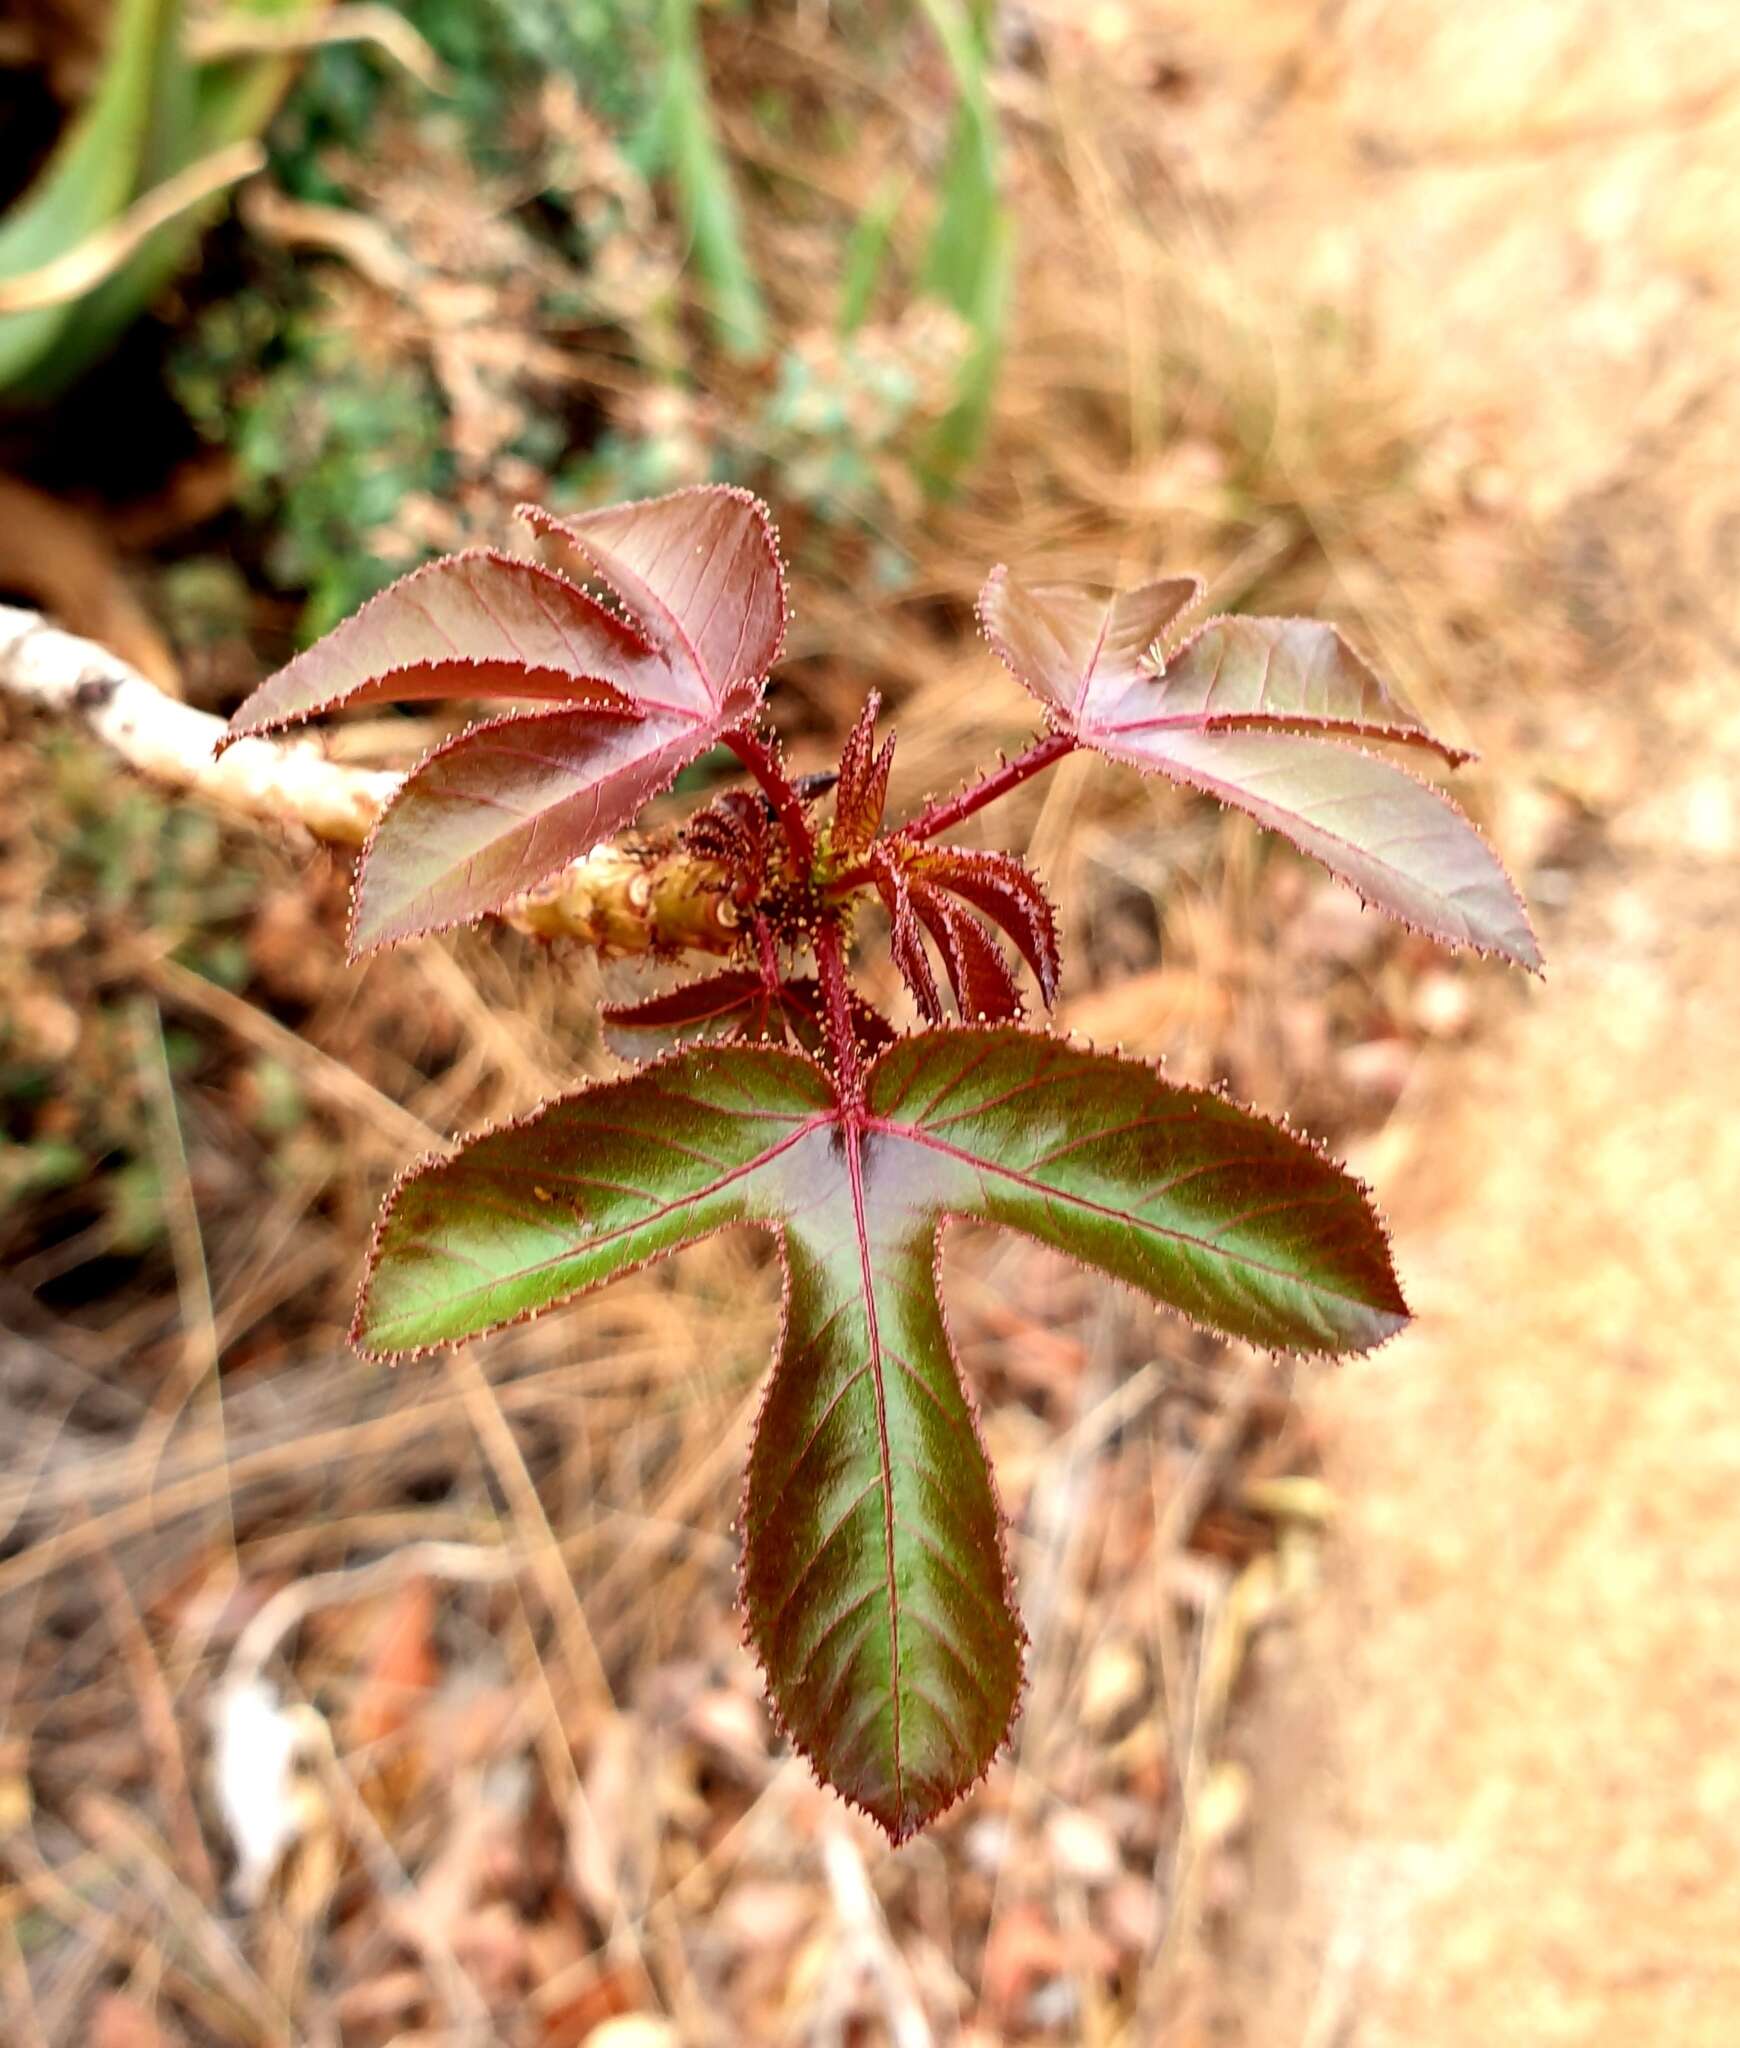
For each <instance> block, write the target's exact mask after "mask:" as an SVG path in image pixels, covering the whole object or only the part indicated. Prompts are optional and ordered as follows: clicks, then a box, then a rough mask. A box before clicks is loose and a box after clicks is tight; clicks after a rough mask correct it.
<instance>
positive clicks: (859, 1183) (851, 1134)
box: [842, 1111, 906, 1821]
mask: <svg viewBox="0 0 1740 2048" xmlns="http://www.w3.org/2000/svg"><path fill="white" fill-rule="evenodd" d="M864 1129H865V1120H864V1118H863V1114H862V1112H861V1111H858V1112H856V1113H853V1114H848V1115H847V1116H846V1117H844V1118H843V1119H842V1132H843V1135H844V1137H845V1141H846V1179H847V1182H848V1184H849V1185H850V1187H851V1191H852V1226H853V1229H854V1231H855V1233H856V1236H857V1240H858V1272H859V1280H860V1284H861V1285H862V1287H863V1290H864V1317H865V1335H866V1338H867V1340H868V1347H869V1365H870V1386H871V1391H872V1393H873V1394H874V1396H875V1402H876V1449H877V1456H878V1458H879V1460H880V1462H881V1471H882V1556H883V1565H884V1568H885V1570H886V1572H887V1574H888V1689H889V1693H890V1696H891V1697H890V1712H889V1721H888V1732H889V1745H890V1755H889V1768H890V1771H891V1773H892V1776H893V1779H894V1810H895V1815H896V1818H897V1821H898V1820H899V1818H901V1817H902V1816H903V1815H904V1813H905V1809H906V1788H905V1784H904V1782H903V1780H902V1777H901V1769H900V1593H899V1588H898V1585H897V1583H896V1580H895V1575H894V1457H893V1452H892V1450H891V1448H890V1446H889V1441H888V1392H887V1388H886V1387H885V1386H884V1384H883V1378H882V1336H881V1331H880V1328H879V1325H878V1321H877V1315H876V1283H875V1276H874V1275H873V1274H872V1272H871V1270H870V1231H869V1227H868V1223H867V1221H866V1218H865V1212H864V1156H863V1132H864Z"/></svg>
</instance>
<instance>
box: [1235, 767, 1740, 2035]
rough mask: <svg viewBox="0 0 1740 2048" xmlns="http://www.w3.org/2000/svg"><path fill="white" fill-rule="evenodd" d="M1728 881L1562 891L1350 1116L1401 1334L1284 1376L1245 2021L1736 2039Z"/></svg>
mask: <svg viewBox="0 0 1740 2048" xmlns="http://www.w3.org/2000/svg"><path fill="white" fill-rule="evenodd" d="M1737 766H1740V755H1736V754H1735V753H1733V752H1730V753H1729V755H1728V757H1727V767H1728V772H1729V773H1730V774H1733V772H1734V770H1735V769H1736V767H1737ZM1735 880H1736V863H1735V860H1734V857H1733V849H1732V846H1731V844H1730V846H1729V849H1728V851H1727V852H1726V853H1725V854H1724V855H1723V856H1722V857H1720V858H1704V859H1700V858H1699V857H1698V855H1697V854H1696V853H1695V852H1693V851H1691V850H1690V849H1687V848H1682V849H1681V850H1680V852H1679V853H1678V854H1677V856H1676V855H1675V854H1673V853H1670V852H1667V851H1665V850H1664V851H1662V852H1660V853H1654V854H1651V855H1650V856H1648V857H1647V858H1646V859H1644V860H1642V861H1640V862H1638V863H1636V864H1634V865H1633V866H1632V867H1631V868H1630V870H1629V872H1628V874H1627V875H1626V877H1625V879H1624V880H1623V881H1622V882H1620V883H1618V884H1617V885H1614V884H1611V883H1605V884H1600V885H1596V886H1594V887H1592V888H1591V892H1590V900H1589V901H1587V902H1585V903H1582V904H1580V905H1579V906H1578V908H1577V909H1576V911H1575V912H1574V913H1573V914H1572V915H1571V916H1570V917H1569V918H1567V919H1566V921H1565V923H1564V925H1563V927H1562V929H1561V932H1560V936H1559V941H1558V945H1557V946H1556V948H1555V955H1554V968H1553V978H1552V982H1551V985H1550V987H1549V988H1548V989H1547V990H1546V991H1544V992H1543V993H1542V994H1541V996H1540V997H1539V998H1538V999H1537V1000H1536V1001H1534V1002H1533V1003H1531V1004H1529V1005H1528V1006H1527V1008H1526V1010H1524V1011H1520V1012H1519V1013H1518V1014H1517V1015H1516V1016H1514V1017H1513V1018H1512V1019H1511V1020H1510V1022H1509V1024H1508V1026H1507V1027H1506V1028H1505V1029H1504V1030H1502V1031H1501V1032H1500V1033H1499V1034H1498V1035H1497V1036H1496V1037H1495V1038H1494V1039H1493V1041H1492V1042H1491V1043H1490V1044H1489V1045H1487V1046H1486V1047H1485V1048H1483V1050H1482V1051H1481V1053H1480V1054H1479V1056H1478V1057H1477V1058H1475V1059H1472V1060H1468V1059H1463V1060H1443V1061H1434V1062H1433V1064H1432V1068H1431V1070H1429V1071H1428V1072H1427V1073H1426V1075H1425V1076H1424V1077H1423V1079H1422V1082H1421V1084H1420V1087H1419V1090H1418V1095H1417V1097H1416V1101H1415V1106H1414V1111H1413V1114H1412V1115H1410V1116H1409V1117H1407V1118H1406V1119H1405V1121H1404V1123H1403V1125H1402V1126H1401V1127H1400V1128H1399V1129H1398V1130H1397V1131H1396V1132H1395V1133H1393V1134H1392V1138H1393V1140H1394V1142H1392V1139H1385V1140H1380V1141H1379V1144H1380V1147H1381V1149H1382V1150H1384V1151H1385V1152H1386V1153H1387V1154H1389V1158H1390V1164H1389V1168H1388V1173H1387V1176H1386V1177H1387V1179H1388V1182H1389V1185H1390V1186H1391V1187H1392V1188H1394V1189H1396V1191H1397V1192H1396V1199H1395V1213H1396V1221H1397V1223H1398V1226H1399V1245H1398V1249H1399V1252H1400V1256H1401V1260H1402V1264H1403V1269H1404V1271H1405V1272H1407V1274H1408V1275H1409V1278H1410V1280H1411V1282H1412V1284H1413V1287H1414V1291H1415V1295H1416V1306H1417V1308H1418V1310H1419V1311H1420V1313H1421V1328H1420V1330H1419V1332H1418V1333H1417V1334H1414V1335H1411V1336H1410V1337H1409V1338H1408V1339H1407V1340H1406V1341H1404V1342H1403V1343H1400V1344H1398V1345H1396V1346H1395V1347H1394V1348H1393V1349H1392V1351H1391V1352H1390V1353H1388V1354H1386V1355H1385V1356H1384V1357H1383V1358H1382V1359H1381V1360H1378V1361H1374V1362H1373V1363H1372V1364H1370V1365H1368V1366H1366V1367H1364V1368H1362V1369H1361V1370H1358V1371H1355V1372H1349V1373H1346V1374H1343V1375H1340V1376H1338V1377H1336V1378H1334V1379H1332V1380H1325V1381H1323V1382H1322V1383H1320V1385H1319V1386H1318V1387H1317V1389H1316V1392H1315V1394H1314V1395H1313V1396H1312V1397H1311V1398H1312V1405H1313V1407H1314V1408H1315V1410H1316V1413H1317V1417H1318V1420H1319V1422H1320V1424H1321V1426H1322V1431H1323V1440H1324V1444H1325V1462H1326V1469H1327V1472H1328V1475H1329V1477H1330V1479H1331V1481H1332V1483H1333V1484H1334V1486H1335V1487H1336V1489H1337V1491H1338V1493H1339V1495H1340V1497H1341V1499H1342V1500H1343V1502H1344V1503H1345V1513H1344V1516H1343V1519H1342V1521H1341V1525H1340V1537H1339V1541H1338V1542H1337V1543H1336V1544H1335V1546H1334V1547H1333V1550H1332V1552H1331V1557H1330V1562H1329V1564H1328V1567H1327V1571H1326V1584H1325V1593H1324V1598H1323V1600H1322V1603H1321V1605H1320V1606H1319V1608H1318V1609H1317V1610H1316V1612H1315V1613H1314V1615H1313V1617H1312V1619H1311V1620H1310V1621H1309V1623H1308V1624H1307V1625H1306V1627H1305V1629H1304V1631H1303V1633H1302V1635H1301V1637H1300V1639H1299V1642H1298V1643H1297V1645H1296V1646H1295V1649H1296V1658H1295V1660H1294V1661H1292V1662H1291V1664H1290V1668H1289V1669H1288V1670H1287V1671H1286V1674H1285V1677H1284V1678H1282V1679H1280V1682H1279V1683H1277V1685H1276V1686H1275V1687H1274V1689H1273V1690H1272V1691H1271V1692H1270V1694H1269V1695H1268V1704H1267V1705H1266V1707H1265V1708H1264V1709H1263V1710H1262V1711H1261V1712H1260V1714H1259V1717H1258V1727H1257V1730H1256V1734H1255V1750H1256V1754H1257V1756H1258V1758H1259V1760H1260V1762H1259V1770H1258V1777H1259V1786H1260V1790H1259V1795H1258V1799H1257V1811H1258V1812H1259V1813H1260V1814H1261V1815H1262V1816H1263V1820H1262V1824H1261V1828H1260V1831H1259V1838H1258V1850H1257V1855H1256V1865H1255V1867H1256V1884H1255V1893H1254V1902H1253V1911H1252V1913H1251V1915H1250V1917H1249V1919H1248V1920H1247V1923H1246V1930H1245V1937H1246V1942H1247V1947H1246V1950H1245V1956H1246V1965H1247V1968H1246V1977H1247V1983H1248V1992H1247V1996H1248V2006H1247V2017H1248V2022H1249V2025H1248V2038H1249V2039H1250V2040H1252V2041H1264V2042H1280V2041H1287V2042H1293V2041H1298V2042H1309V2043H1312V2044H1314V2048H1324V2044H1327V2043H1331V2042H1338V2041H1340V2042H1348V2043H1353V2042H1357V2043H1360V2044H1362V2048H1365V2044H1372V2048H1375V2044H1379V2043H1391V2042H1396V2043H1400V2042H1409V2043H1415V2044H1426V2048H1430V2044H1436V2043H1440V2042H1443V2043H1449V2042H1459V2043H1460V2042H1467V2041H1488V2040H1506V2041H1512V2042H1528V2043H1541V2044H1546V2043H1554V2044H1557V2043H1573V2042H1575V2043H1596V2042H1609V2041H1613V2042H1618V2041H1642V2040H1651V2039H1653V2040H1660V2041H1673V2042H1675V2043H1678V2044H1686V2048H1691V2044H1694V2043H1697V2044H1702V2043H1711V2044H1714V2043H1717V2042H1729V2041H1732V2040H1733V2039H1734V2027H1735V2013H1736V2010H1737V2009H1740V1898H1737V1897H1736V1894H1735V1890H1734V1886H1733V1883H1732V1871H1733V1856H1734V1844H1735V1840H1736V1833H1737V1830H1740V1763H1737V1761H1736V1756H1735V1750H1734V1726H1735V1722H1734V1715H1735V1703H1736V1700H1737V1699H1740V1633H1737V1632H1736V1629H1735V1615H1736V1612H1737V1610H1740V1532H1737V1531H1736V1528H1735V1523H1734V1514H1733V1502H1734V1499H1735V1493H1736V1487H1737V1484H1740V1413H1737V1411H1736V1404H1735V1399H1734V1384H1733V1368H1734V1364H1735V1334H1734V1333H1735V1329H1736V1327H1737V1325H1740V1264H1737V1262H1736V1260H1735V1257H1734V1250H1733V1244H1732V1219H1733V1218H1734V1217H1735V1216H1736V1215H1740V1127H1737V1123H1736V1118H1735V1112H1734V1084H1733V1075H1734V1070H1735V1053H1736V1051H1737V1050H1740V952H1737V951H1736V949H1735V947H1734V946H1733V944H1732V939H1731V923H1730V921H1731V918H1732V914H1733V904H1734V900H1735V899H1734V887H1735ZM1404 1146H1405V1148H1406V1150H1407V1158H1406V1162H1405V1164H1402V1165H1401V1168H1400V1173H1399V1176H1398V1172H1397V1167H1398V1163H1399V1162H1398V1160H1397V1153H1398V1151H1399V1150H1400V1149H1401V1148H1402V1147H1404ZM1724 1219H1726V1221H1724Z"/></svg>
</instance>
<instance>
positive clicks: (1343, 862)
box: [1106, 732, 1541, 970]
mask: <svg viewBox="0 0 1740 2048" xmlns="http://www.w3.org/2000/svg"><path fill="white" fill-rule="evenodd" d="M1106 751H1107V752H1108V753H1111V752H1113V750H1112V749H1111V748H1107V750H1106ZM1113 758H1114V759H1119V758H1122V759H1127V760H1129V761H1130V762H1131V764H1132V765H1133V766H1135V767H1141V768H1157V769H1159V770H1161V772H1162V773H1164V774H1167V775H1170V776H1171V777H1172V778H1173V780H1174V781H1177V782H1183V783H1188V784H1189V785H1190V786H1191V787H1192V788H1195V789H1200V790H1202V791H1204V792H1205V793H1206V794H1208V795H1209V796H1214V797H1218V798H1219V799H1220V800H1221V802H1223V803H1228V804H1235V805H1237V806H1238V808H1239V809H1240V810H1243V811H1248V812H1249V813H1250V814H1251V816H1252V817H1253V818H1255V819H1257V821H1258V822H1259V823H1260V824H1264V825H1267V826H1270V827H1271V828H1272V829H1273V830H1275V831H1277V832H1281V833H1283V834H1285V836H1286V837H1287V838H1289V839H1290V840H1292V841H1293V843H1294V845H1296V846H1297V847H1298V848H1299V849H1300V851H1301V852H1303V853H1308V854H1310V855H1311V856H1312V857H1313V858H1314V859H1316V860H1319V861H1321V862H1322V863H1323V865H1324V866H1325V867H1326V868H1328V869H1329V871H1330V873H1331V874H1334V875H1339V876H1340V877H1341V879H1342V880H1343V881H1345V882H1349V883H1351V884H1352V886H1353V887H1354V888H1355V889H1357V890H1358V892H1359V894H1360V895H1361V896H1362V897H1363V898H1364V899H1365V901H1366V902H1368V903H1372V904H1376V905H1377V906H1378V907H1379V908H1380V909H1382V910H1387V911H1388V912H1389V914H1390V915H1391V916H1392V917H1397V918H1400V919H1401V920H1402V922H1403V923H1404V924H1410V925H1413V926H1415V927H1416V928H1417V929H1419V930H1420V931H1423V932H1427V933H1430V935H1431V936H1432V937H1433V938H1435V939H1441V940H1443V941H1445V942H1446V943H1447V944H1449V945H1453V946H1468V947H1470V948H1471V949H1472V950H1473V951H1475V952H1477V953H1500V954H1502V955H1503V956H1504V957H1505V958H1506V959H1508V960H1514V961H1515V962H1517V964H1518V965H1519V966H1522V967H1528V968H1532V969H1536V970H1538V969H1539V967H1540V964H1541V956H1540V950H1539V948H1538V947H1537V945H1536V943H1535V936H1534V933H1533V931H1532V930H1531V929H1530V927H1529V921H1528V913H1527V912H1526V911H1525V910H1524V909H1523V906H1522V902H1521V899H1520V898H1519V897H1518V895H1517V893H1516V890H1515V889H1514V888H1513V887H1512V885H1511V881H1510V878H1509V876H1508V875H1506V873H1505V871H1504V869H1503V868H1502V867H1500V865H1499V863H1498V860H1497V858H1496V857H1495V856H1494V854H1493V852H1492V849H1491V848H1490V847H1489V846H1488V845H1487V843H1486V841H1485V840H1484V839H1482V838H1481V836H1480V834H1479V833H1478V832H1477V831H1476V830H1475V829H1474V827H1473V826H1472V825H1471V824H1470V823H1469V822H1468V820H1467V819H1466V818H1465V817H1464V816H1463V814H1462V813H1461V811H1459V810H1458V809H1457V808H1456V806H1455V805H1454V804H1453V803H1452V802H1451V801H1450V799H1449V798H1448V797H1447V796H1445V795H1444V794H1443V793H1442V792H1441V791H1439V790H1436V789H1432V788H1430V787H1429V786H1428V785H1427V784H1425V783H1423V782H1417V781H1416V780H1415V779H1414V777H1413V776H1411V775H1409V774H1408V773H1407V772H1406V771H1405V770H1404V769H1401V768H1398V767H1396V766H1394V765H1393V763H1391V762H1389V761H1384V760H1380V759H1379V758H1378V757H1377V755H1375V754H1367V753H1363V752H1361V751H1359V750H1357V749H1355V748H1352V747H1337V746H1330V745H1326V744H1325V743H1324V742H1323V741H1321V740H1308V739H1301V738H1298V737H1297V736H1295V735H1292V734H1283V733H1267V732H1216V733H1192V732H1171V733H1167V734H1165V735H1164V737H1163V739H1158V740H1156V741H1155V742H1154V744H1153V747H1152V750H1151V751H1149V750H1147V749H1144V750H1143V752H1142V753H1141V754H1140V755H1138V754H1137V753H1136V752H1135V751H1134V750H1132V751H1131V752H1130V753H1128V754H1118V753H1113Z"/></svg>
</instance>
